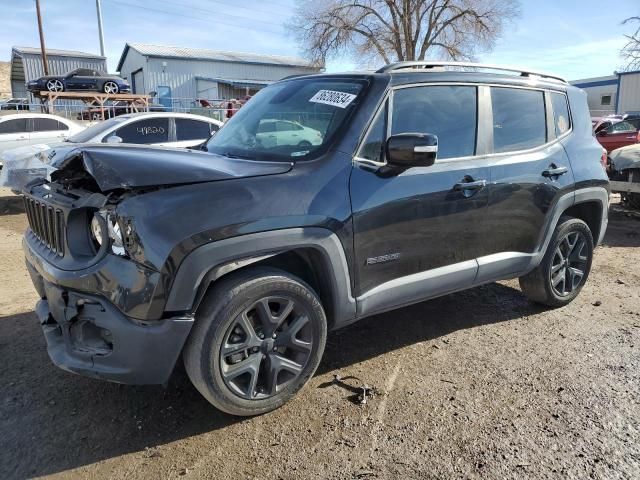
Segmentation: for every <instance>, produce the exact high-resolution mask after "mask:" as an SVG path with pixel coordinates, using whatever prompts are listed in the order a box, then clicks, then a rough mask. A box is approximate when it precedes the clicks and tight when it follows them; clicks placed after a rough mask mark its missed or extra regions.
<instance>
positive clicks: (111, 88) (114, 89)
mask: <svg viewBox="0 0 640 480" xmlns="http://www.w3.org/2000/svg"><path fill="white" fill-rule="evenodd" d="M118 90H119V89H118V84H117V83H116V82H106V83H105V84H104V93H108V94H111V95H113V94H115V93H118Z"/></svg>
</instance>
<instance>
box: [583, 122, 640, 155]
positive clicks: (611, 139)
mask: <svg viewBox="0 0 640 480" xmlns="http://www.w3.org/2000/svg"><path fill="white" fill-rule="evenodd" d="M634 123H635V122H631V121H629V120H621V119H618V118H604V119H602V120H600V121H599V122H598V123H597V124H596V126H595V128H594V129H593V132H594V133H595V136H596V138H597V139H598V142H600V145H602V146H603V147H604V148H606V149H607V153H609V152H611V151H613V150H615V149H617V148H620V147H626V146H627V145H633V144H634V143H640V132H638V129H637V128H636V126H635V125H634Z"/></svg>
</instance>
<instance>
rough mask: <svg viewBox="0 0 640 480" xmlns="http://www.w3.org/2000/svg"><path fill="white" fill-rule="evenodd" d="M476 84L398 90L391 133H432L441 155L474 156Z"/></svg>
mask: <svg viewBox="0 0 640 480" xmlns="http://www.w3.org/2000/svg"><path fill="white" fill-rule="evenodd" d="M476 91H477V90H476V87H467V86H463V87H458V86H424V87H410V88H403V89H400V90H396V91H395V92H394V95H393V112H392V118H391V134H392V135H395V134H398V133H430V134H433V135H437V136H438V158H439V159H446V158H456V157H467V156H471V155H474V153H475V146H476V130H477V128H476V124H477V110H478V108H477V93H476Z"/></svg>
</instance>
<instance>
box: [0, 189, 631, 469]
mask: <svg viewBox="0 0 640 480" xmlns="http://www.w3.org/2000/svg"><path fill="white" fill-rule="evenodd" d="M3 195H4V196H3ZM7 195H8V194H7V192H6V191H0V278H1V281H0V385H1V390H0V432H1V434H0V477H2V478H25V477H37V476H50V477H52V478H55V477H59V478H63V477H64V478H125V477H126V478H134V479H135V478H231V477H234V478H261V479H262V478H274V479H276V478H283V479H293V478H331V479H333V478H336V479H338V478H339V479H344V478H360V479H368V478H394V479H395V478H482V479H503V478H522V477H527V478H549V477H554V478H576V479H585V478H606V479H610V478H624V479H637V478H640V444H639V440H640V373H639V372H640V248H639V247H640V220H638V219H637V218H635V217H632V216H626V215H625V214H624V213H621V212H620V211H619V210H616V211H614V213H613V214H612V218H611V222H610V226H609V230H608V233H607V237H606V239H605V244H604V246H602V247H600V248H598V250H597V251H596V257H595V260H594V267H593V271H592V273H591V277H590V279H589V282H588V283H587V285H586V287H585V288H584V290H583V291H582V293H581V295H580V296H579V297H578V299H577V300H576V301H574V302H573V303H572V304H571V305H569V306H568V307H565V308H563V309H560V310H545V309H543V308H540V307H537V306H534V305H532V304H530V303H528V302H527V301H526V299H525V298H524V297H523V295H522V293H521V292H520V290H519V288H518V283H517V281H508V282H500V283H495V284H491V285H487V286H484V287H480V288H476V289H474V290H470V291H467V292H462V293H457V294H453V295H448V296H446V297H442V298H439V299H436V300H433V301H430V302H425V303H422V304H419V305H415V306H413V307H409V308H405V309H402V310H398V311H395V312H391V313H387V314H384V315H380V316H376V317H372V318H369V319H366V320H363V321H362V322H360V323H358V324H356V325H354V326H352V327H349V328H347V329H344V330H341V331H338V332H334V333H332V334H330V336H329V339H328V348H327V351H326V353H325V357H324V361H323V363H322V365H321V367H320V369H319V371H318V373H317V374H316V376H315V377H314V378H313V380H312V381H311V383H310V384H309V385H308V386H307V388H306V389H304V390H303V391H302V392H301V394H300V395H299V396H298V397H297V398H296V399H294V400H293V401H292V402H291V403H289V404H288V405H286V406H285V407H284V408H282V409H280V410H278V411H276V412H273V413H271V414H267V415H264V416H262V417H258V418H251V419H237V418H233V417H230V416H227V415H225V414H222V413H220V412H218V411H216V410H214V409H213V408H212V407H210V406H209V404H208V403H207V402H206V401H205V400H204V399H203V398H202V397H200V395H199V394H198V393H197V392H196V391H195V389H194V388H193V387H191V385H190V384H189V382H188V379H187V378H186V374H185V373H184V369H182V368H179V369H178V370H177V371H176V373H175V374H174V376H173V377H172V379H171V381H170V384H169V385H168V386H167V388H163V387H132V386H123V385H115V384H108V383H102V382H99V381H95V380H90V379H85V378H82V377H78V376H74V375H72V374H69V373H65V372H63V371H60V370H58V369H57V368H55V367H53V365H52V364H51V363H50V361H49V358H48V356H47V353H46V350H45V341H44V338H43V335H42V333H41V330H40V327H39V326H38V323H37V320H36V317H35V314H34V313H33V306H34V303H35V301H36V295H35V292H34V290H33V288H32V286H31V283H30V281H29V278H28V275H27V273H26V270H25V268H24V264H23V257H22V252H21V247H20V242H21V234H22V232H23V231H24V229H25V227H26V219H25V216H24V214H23V213H22V212H21V209H20V204H19V203H18V202H16V200H17V199H16V198H15V197H11V196H7ZM600 302H601V303H600ZM335 375H339V376H340V377H342V378H343V382H342V383H340V382H335V381H334V376H335ZM363 384H367V385H369V386H371V387H373V388H374V389H375V390H376V395H375V396H373V397H372V398H369V399H368V401H367V403H366V404H365V405H358V404H357V402H355V403H354V401H353V399H354V397H357V394H358V393H357V392H358V390H357V389H356V388H355V387H360V386H362V385H363ZM350 387H352V388H354V391H352V390H351V389H350Z"/></svg>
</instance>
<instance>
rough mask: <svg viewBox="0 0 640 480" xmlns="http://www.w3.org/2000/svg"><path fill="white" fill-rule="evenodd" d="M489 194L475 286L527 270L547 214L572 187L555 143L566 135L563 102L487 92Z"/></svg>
mask: <svg viewBox="0 0 640 480" xmlns="http://www.w3.org/2000/svg"><path fill="white" fill-rule="evenodd" d="M490 95H491V102H490V103H491V109H492V128H491V133H492V135H491V136H492V139H490V143H492V145H493V146H492V148H491V150H492V151H493V155H492V156H491V157H490V158H491V181H492V184H491V189H490V197H489V215H488V226H489V228H490V230H491V232H492V234H491V242H490V243H489V244H488V246H489V247H490V253H491V254H500V257H498V258H496V257H490V258H485V259H481V260H480V261H479V263H480V270H479V272H478V281H488V280H493V279H494V278H496V277H502V276H508V275H509V274H511V273H514V272H517V271H518V269H519V268H522V267H523V265H525V266H526V263H527V262H528V260H529V258H528V257H527V254H532V253H534V252H535V251H536V250H537V248H538V247H539V245H540V244H541V237H542V234H543V233H544V230H545V225H546V221H547V219H548V215H549V213H550V211H551V209H552V208H553V206H554V205H555V203H556V202H557V200H558V199H559V197H560V196H562V195H563V194H565V193H566V192H568V191H569V190H570V189H571V188H572V185H573V181H574V179H573V174H572V171H571V168H570V164H569V159H568V157H567V154H566V152H565V150H564V148H563V146H562V145H561V143H560V139H562V138H563V137H564V136H565V135H568V134H569V132H570V131H571V118H570V114H569V109H568V103H567V97H566V95H565V94H564V93H563V92H549V91H544V90H542V89H532V88H513V87H490Z"/></svg>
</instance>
